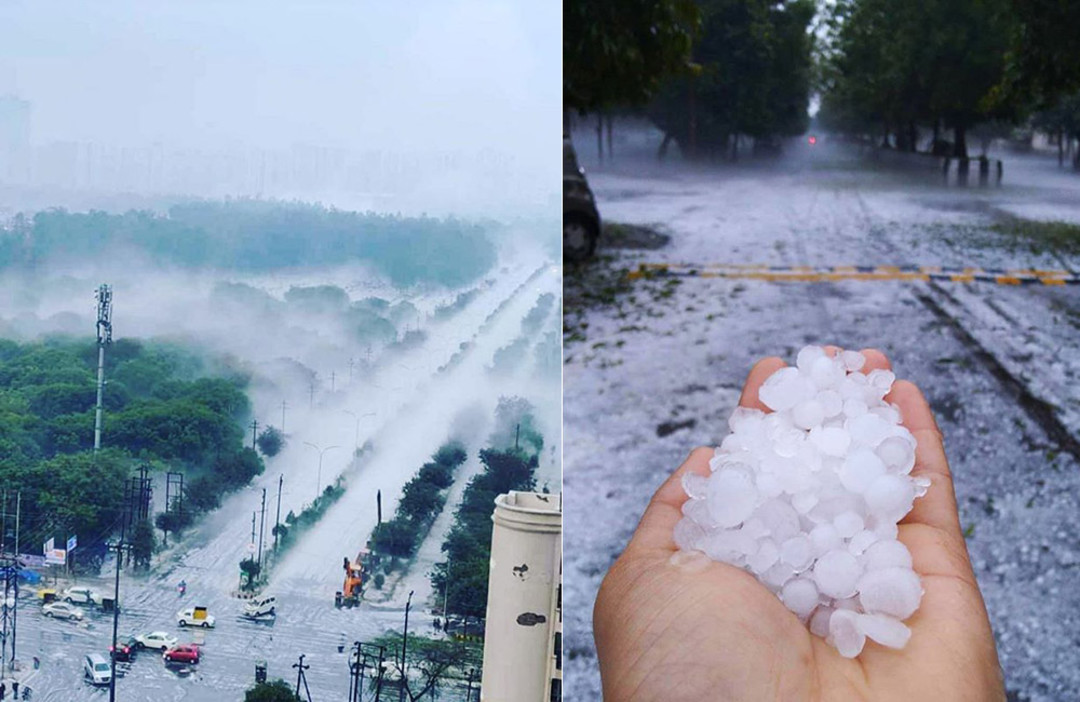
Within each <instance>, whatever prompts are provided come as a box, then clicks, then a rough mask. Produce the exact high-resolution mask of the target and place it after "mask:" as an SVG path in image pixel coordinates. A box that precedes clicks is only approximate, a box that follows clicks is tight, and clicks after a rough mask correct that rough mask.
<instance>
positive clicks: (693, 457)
mask: <svg viewBox="0 0 1080 702" xmlns="http://www.w3.org/2000/svg"><path fill="white" fill-rule="evenodd" d="M714 453H715V452H714V451H713V449H711V448H708V447H707V446H701V447H698V448H696V449H694V450H693V451H691V452H690V455H689V456H687V457H686V460H685V461H683V463H682V465H681V466H679V467H678V468H677V469H676V470H675V472H674V473H672V474H671V475H670V476H669V477H668V479H667V480H665V481H664V484H663V485H661V486H660V489H659V490H657V491H656V494H655V495H653V498H652V500H651V501H650V502H649V506H648V507H646V508H645V514H643V515H641V522H640V523H638V528H637V530H636V531H635V532H634V536H633V537H632V538H631V539H630V543H629V545H627V550H629V549H630V548H632V547H633V548H665V549H670V550H674V549H675V541H674V539H673V538H672V531H673V530H674V529H675V525H676V524H677V523H678V522H679V520H680V519H682V504H683V503H684V502H686V500H687V497H686V492H685V491H684V490H683V487H682V477H683V476H684V475H685V474H686V473H697V474H698V475H709V459H711V458H712V457H713V455H714Z"/></svg>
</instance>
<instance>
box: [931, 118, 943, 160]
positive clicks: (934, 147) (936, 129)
mask: <svg viewBox="0 0 1080 702" xmlns="http://www.w3.org/2000/svg"><path fill="white" fill-rule="evenodd" d="M940 139H941V121H940V120H939V119H938V118H937V117H935V118H934V138H933V139H932V140H931V141H930V153H937V145H938V141H939V140H940Z"/></svg>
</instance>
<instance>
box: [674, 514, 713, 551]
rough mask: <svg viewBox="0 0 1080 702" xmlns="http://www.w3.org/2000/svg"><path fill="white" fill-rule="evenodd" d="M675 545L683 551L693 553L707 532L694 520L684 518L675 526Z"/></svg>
mask: <svg viewBox="0 0 1080 702" xmlns="http://www.w3.org/2000/svg"><path fill="white" fill-rule="evenodd" d="M672 537H673V538H674V539H675V545H676V546H678V547H679V548H680V549H681V550H683V551H693V550H695V549H697V547H698V544H699V543H700V542H701V540H702V539H703V538H704V537H705V530H704V529H702V528H701V526H700V525H699V524H698V523H697V522H695V521H694V520H693V519H689V518H687V517H683V518H682V519H680V520H679V522H678V524H676V525H675V533H674V534H672Z"/></svg>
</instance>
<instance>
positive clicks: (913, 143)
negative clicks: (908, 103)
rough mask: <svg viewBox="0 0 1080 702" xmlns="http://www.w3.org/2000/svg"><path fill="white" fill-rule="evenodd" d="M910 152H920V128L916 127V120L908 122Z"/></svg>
mask: <svg viewBox="0 0 1080 702" xmlns="http://www.w3.org/2000/svg"><path fill="white" fill-rule="evenodd" d="M908 143H909V145H910V147H909V148H908V151H918V150H919V128H918V127H916V126H915V120H910V121H908Z"/></svg>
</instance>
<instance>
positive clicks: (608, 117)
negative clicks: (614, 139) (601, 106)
mask: <svg viewBox="0 0 1080 702" xmlns="http://www.w3.org/2000/svg"><path fill="white" fill-rule="evenodd" d="M605 121H606V122H607V155H608V158H609V159H613V158H615V149H614V148H613V147H612V145H611V122H612V120H611V113H610V112H609V113H608V114H607V115H606V119H605Z"/></svg>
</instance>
